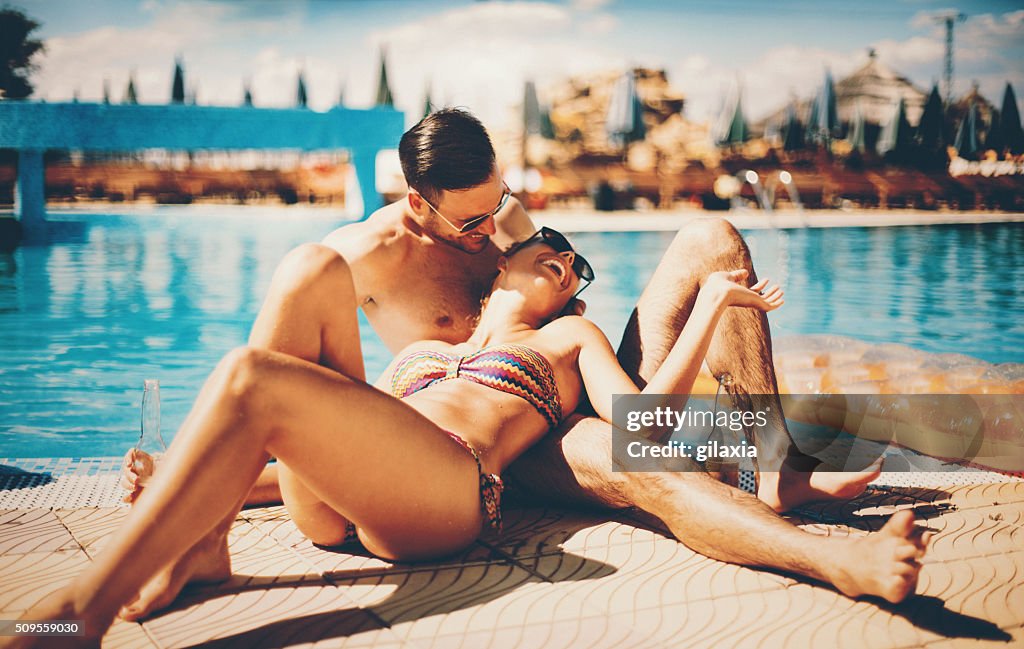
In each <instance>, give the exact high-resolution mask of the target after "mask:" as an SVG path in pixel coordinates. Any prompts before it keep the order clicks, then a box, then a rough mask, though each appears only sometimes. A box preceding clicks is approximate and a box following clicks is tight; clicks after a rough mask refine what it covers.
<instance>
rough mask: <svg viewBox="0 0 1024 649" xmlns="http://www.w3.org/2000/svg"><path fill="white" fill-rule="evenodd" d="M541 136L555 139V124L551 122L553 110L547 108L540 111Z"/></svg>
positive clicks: (546, 138)
mask: <svg viewBox="0 0 1024 649" xmlns="http://www.w3.org/2000/svg"><path fill="white" fill-rule="evenodd" d="M540 136H541V137H542V138H544V139H545V140H553V139H555V125H554V124H552V123H551V111H550V110H548V109H547V108H542V109H541V111H540Z"/></svg>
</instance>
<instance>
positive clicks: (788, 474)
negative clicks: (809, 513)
mask: <svg viewBox="0 0 1024 649" xmlns="http://www.w3.org/2000/svg"><path fill="white" fill-rule="evenodd" d="M881 472H882V460H881V459H879V460H877V461H876V462H874V463H872V464H871V465H870V466H868V467H866V468H864V469H862V470H860V471H828V470H827V469H826V468H825V467H824V466H823V465H819V466H818V467H817V468H816V469H815V470H814V471H811V472H810V473H808V472H806V471H797V470H795V469H791V468H789V467H787V466H786V465H785V464H784V465H783V466H782V470H781V471H771V472H768V471H766V472H764V473H761V474H760V476H759V479H758V485H757V497H758V498H760V499H761V501H762V502H764V503H765V504H766V505H768V506H769V507H771V508H772V509H774V510H775V511H777V512H779V513H782V512H785V511H789V510H790V509H793V508H794V507H799V506H800V505H803V504H804V503H808V502H813V501H816V500H851V499H853V498H856V497H857V496H859V495H861V494H862V493H864V490H865V489H867V486H868V484H869V483H870V482H871V481H872V480H874V479H875V478H877V477H878V475H879V474H880V473H881Z"/></svg>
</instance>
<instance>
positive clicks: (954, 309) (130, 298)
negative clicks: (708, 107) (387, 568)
mask: <svg viewBox="0 0 1024 649" xmlns="http://www.w3.org/2000/svg"><path fill="white" fill-rule="evenodd" d="M211 211H215V210H211ZM288 214H289V213H288V212H287V211H283V214H282V212H272V213H265V212H259V211H255V212H252V211H246V210H244V209H243V210H237V211H232V212H229V213H220V214H215V215H209V214H206V213H205V212H204V210H203V208H192V209H191V210H190V211H188V212H186V213H183V212H181V211H180V210H178V211H172V212H166V213H165V212H163V211H161V210H154V211H153V212H152V213H145V214H140V215H133V216H118V215H105V214H63V215H55V216H52V217H51V218H52V219H53V220H54V221H57V222H58V223H59V225H60V226H61V234H60V235H59V236H58V239H57V240H56V242H54V243H53V244H51V245H49V246H46V247H30V248H21V249H19V250H17V251H16V252H15V253H14V254H13V255H12V256H0V457H43V456H49V457H68V456H74V457H91V456H102V455H119V454H121V453H123V452H124V450H125V449H126V448H127V447H128V446H130V445H131V444H133V443H134V442H135V439H136V437H137V435H138V425H139V423H138V422H139V403H140V400H141V397H142V381H143V379H146V378H158V379H159V380H160V382H161V388H162V401H163V409H162V414H163V426H162V430H163V432H164V435H165V439H167V440H168V441H169V440H170V437H171V436H172V433H173V431H174V430H176V428H177V427H178V425H180V423H181V422H182V421H183V420H184V417H185V415H186V414H187V412H188V409H189V407H190V406H191V403H192V401H193V399H194V398H195V395H196V393H197V392H198V390H199V387H200V386H201V385H202V382H203V380H204V379H205V377H206V375H207V374H208V373H209V372H210V370H211V369H212V368H213V366H214V365H215V364H216V362H217V361H218V360H219V359H220V357H221V356H222V355H223V354H224V353H225V352H227V351H228V350H230V349H231V348H233V347H235V346H238V345H240V344H243V343H244V342H245V339H246V336H247V334H248V329H249V327H250V325H251V324H252V320H253V318H254V317H255V314H256V312H257V310H258V309H259V307H260V304H261V302H262V299H263V295H264V292H265V291H266V288H267V286H268V284H269V282H270V277H271V274H272V273H273V270H274V267H275V266H276V264H277V262H278V261H279V260H280V259H281V257H282V256H283V255H284V254H285V253H286V252H287V251H288V250H289V249H290V248H292V247H293V246H295V245H297V244H299V243H301V242H304V241H311V240H318V239H320V238H321V237H322V236H323V235H324V234H326V233H327V232H329V231H330V230H331V229H333V228H334V227H336V226H337V225H338V224H339V222H338V220H337V219H336V218H333V217H330V216H326V215H324V216H319V215H316V216H312V217H311V216H309V215H308V214H304V215H303V216H302V217H301V218H300V217H294V216H289V215H288ZM744 234H745V235H747V236H748V240H749V242H750V245H751V249H752V253H753V255H754V260H755V264H756V265H757V266H758V269H759V272H760V273H761V274H762V275H767V276H770V277H773V278H776V279H779V280H781V281H782V282H783V283H784V284H785V287H786V291H787V302H786V306H785V307H783V309H782V310H780V311H778V312H776V313H773V314H771V316H770V318H771V322H772V327H773V332H774V334H775V335H776V336H786V335H794V334H802V333H835V334H841V335H846V336H853V337H856V338H860V339H862V340H866V341H869V342H890V341H894V342H901V343H904V344H907V345H911V346H913V347H916V348H919V349H922V350H925V351H931V352H959V353H964V354H970V355H973V356H978V357H980V358H983V359H985V360H987V361H990V362H1022V361H1024V345H1022V343H1024V299H1022V297H1024V264H1022V263H1021V256H1022V253H1024V227H1021V225H1020V224H988V225H971V226H950V225H943V226H916V227H891V228H835V229H804V230H788V231H773V230H752V231H748V232H745V233H744ZM671 238H672V234H671V233H664V232H626V233H589V232H588V233H580V234H578V235H576V236H575V237H574V241H575V243H576V244H577V245H578V246H579V247H580V249H581V250H584V251H585V252H586V255H587V257H588V259H589V260H590V261H591V263H592V264H593V265H594V268H595V270H596V272H597V275H598V281H597V282H596V283H595V284H594V286H593V287H592V288H590V289H588V290H587V292H586V293H585V296H586V298H587V302H588V305H589V306H588V316H589V317H591V318H592V319H593V320H595V321H596V322H597V323H598V324H599V325H600V326H601V327H602V328H603V329H605V331H607V332H608V333H609V338H611V339H612V340H613V342H617V341H618V337H619V335H620V333H621V331H622V328H623V326H624V325H625V322H626V319H627V318H628V315H629V311H630V309H631V308H632V305H633V303H634V302H635V300H636V297H637V296H638V295H639V293H640V291H641V290H642V288H643V286H644V285H645V283H646V282H647V279H648V277H649V276H650V274H651V273H652V272H653V270H654V267H655V265H656V263H657V261H658V259H659V257H660V256H661V253H662V251H663V250H664V249H665V248H666V247H667V246H668V244H669V242H670V241H671ZM363 343H364V353H365V354H366V355H367V369H368V371H369V372H370V374H371V375H372V374H373V373H375V372H379V371H380V370H381V369H383V367H384V365H385V364H386V362H387V359H388V357H387V353H386V350H385V349H384V348H383V346H382V345H380V343H379V342H378V341H377V340H376V339H375V336H374V335H373V333H372V332H371V331H370V330H369V328H368V327H365V326H364V331H363Z"/></svg>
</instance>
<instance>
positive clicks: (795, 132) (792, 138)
mask: <svg viewBox="0 0 1024 649" xmlns="http://www.w3.org/2000/svg"><path fill="white" fill-rule="evenodd" d="M782 131H783V133H782V149H783V150H784V151H798V150H799V149H802V148H804V127H803V124H801V123H800V118H799V117H797V115H796V106H794V105H793V104H790V105H789V108H787V109H786V123H785V125H783V127H782Z"/></svg>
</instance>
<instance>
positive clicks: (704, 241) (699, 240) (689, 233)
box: [673, 217, 746, 252]
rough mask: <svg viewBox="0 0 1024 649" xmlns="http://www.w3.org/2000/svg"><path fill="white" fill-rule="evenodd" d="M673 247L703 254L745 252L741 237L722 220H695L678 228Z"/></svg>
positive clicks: (727, 222) (731, 225) (714, 218)
mask: <svg viewBox="0 0 1024 649" xmlns="http://www.w3.org/2000/svg"><path fill="white" fill-rule="evenodd" d="M673 244H674V245H686V246H687V247H689V248H691V249H696V250H701V251H705V252H710V251H721V250H737V249H740V250H746V243H745V242H744V241H743V235H741V234H740V233H739V230H737V229H736V228H735V227H734V226H733V224H732V223H729V221H727V220H725V219H723V218H716V217H711V218H702V219H696V220H694V221H691V222H689V223H687V224H686V225H684V226H683V227H682V228H680V230H679V233H678V234H676V238H675V240H674V241H673Z"/></svg>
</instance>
